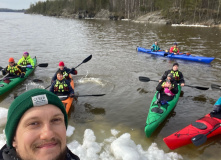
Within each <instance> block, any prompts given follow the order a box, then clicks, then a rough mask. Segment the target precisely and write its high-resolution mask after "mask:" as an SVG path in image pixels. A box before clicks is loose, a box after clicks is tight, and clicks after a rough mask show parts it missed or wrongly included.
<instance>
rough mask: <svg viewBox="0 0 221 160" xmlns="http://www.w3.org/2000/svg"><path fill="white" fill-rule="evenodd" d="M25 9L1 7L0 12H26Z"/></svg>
mask: <svg viewBox="0 0 221 160" xmlns="http://www.w3.org/2000/svg"><path fill="white" fill-rule="evenodd" d="M25 11H26V10H25V9H8V8H0V12H25Z"/></svg>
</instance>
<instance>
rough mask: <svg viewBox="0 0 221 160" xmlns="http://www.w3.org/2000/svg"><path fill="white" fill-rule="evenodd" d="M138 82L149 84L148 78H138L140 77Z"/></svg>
mask: <svg viewBox="0 0 221 160" xmlns="http://www.w3.org/2000/svg"><path fill="white" fill-rule="evenodd" d="M139 80H140V81H141V82H149V81H150V78H148V77H142V76H140V77H139Z"/></svg>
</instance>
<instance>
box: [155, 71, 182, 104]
mask: <svg viewBox="0 0 221 160" xmlns="http://www.w3.org/2000/svg"><path fill="white" fill-rule="evenodd" d="M156 90H157V91H159V92H160V98H159V99H158V101H159V102H163V101H166V102H168V101H171V100H172V99H173V97H174V95H175V94H177V93H178V86H177V82H176V81H175V80H174V78H173V75H172V74H171V73H169V74H168V75H167V78H166V79H165V80H162V81H161V82H160V83H159V84H158V86H157V87H156Z"/></svg>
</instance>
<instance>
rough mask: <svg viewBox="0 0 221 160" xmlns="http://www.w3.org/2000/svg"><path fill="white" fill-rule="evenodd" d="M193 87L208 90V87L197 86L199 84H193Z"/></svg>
mask: <svg viewBox="0 0 221 160" xmlns="http://www.w3.org/2000/svg"><path fill="white" fill-rule="evenodd" d="M195 88H197V89H200V90H208V89H209V88H208V87H199V86H195Z"/></svg>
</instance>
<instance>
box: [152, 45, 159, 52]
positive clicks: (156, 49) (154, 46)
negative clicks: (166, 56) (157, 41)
mask: <svg viewBox="0 0 221 160" xmlns="http://www.w3.org/2000/svg"><path fill="white" fill-rule="evenodd" d="M152 47H153V49H152V50H153V51H159V50H160V47H159V46H158V45H153V46H152Z"/></svg>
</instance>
